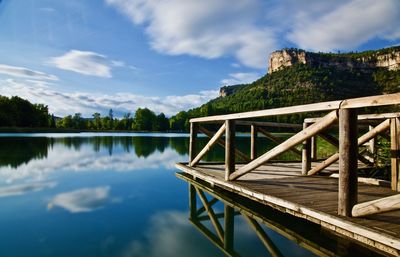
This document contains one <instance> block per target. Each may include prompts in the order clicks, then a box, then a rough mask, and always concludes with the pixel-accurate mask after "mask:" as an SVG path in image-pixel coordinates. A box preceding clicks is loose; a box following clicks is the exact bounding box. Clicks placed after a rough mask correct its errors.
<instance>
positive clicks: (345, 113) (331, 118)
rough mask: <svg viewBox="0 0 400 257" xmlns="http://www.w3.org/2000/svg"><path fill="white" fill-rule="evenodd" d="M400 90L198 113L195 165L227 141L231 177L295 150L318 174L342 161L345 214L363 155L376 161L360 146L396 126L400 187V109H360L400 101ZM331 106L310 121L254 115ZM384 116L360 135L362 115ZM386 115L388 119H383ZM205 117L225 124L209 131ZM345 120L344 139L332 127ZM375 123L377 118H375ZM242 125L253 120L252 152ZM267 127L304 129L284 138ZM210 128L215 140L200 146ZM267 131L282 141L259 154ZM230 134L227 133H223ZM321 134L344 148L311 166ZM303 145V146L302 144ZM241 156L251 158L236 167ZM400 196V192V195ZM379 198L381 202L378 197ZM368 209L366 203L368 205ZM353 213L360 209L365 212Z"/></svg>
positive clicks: (394, 162)
mask: <svg viewBox="0 0 400 257" xmlns="http://www.w3.org/2000/svg"><path fill="white" fill-rule="evenodd" d="M399 104H400V93H396V94H387V95H378V96H370V97H361V98H353V99H347V100H340V101H330V102H322V103H314V104H307V105H298V106H290V107H283V108H275V109H267V110H260V111H252V112H243V113H234V114H226V115H218V116H208V117H200V118H194V119H191V120H190V147H189V166H191V167H195V166H196V165H198V164H199V162H200V161H201V158H202V157H203V156H204V155H205V154H206V153H207V152H208V151H209V150H210V149H211V147H212V146H213V145H215V144H219V145H221V146H223V147H225V179H226V180H236V179H238V178H240V177H241V176H243V175H245V174H247V173H249V172H251V171H253V170H255V169H256V168H258V167H259V166H261V165H263V164H265V163H266V162H268V161H271V160H272V159H273V158H275V157H276V156H278V155H280V154H282V153H284V152H286V151H292V152H294V153H296V154H298V155H300V156H302V162H303V163H302V174H303V175H314V174H317V173H318V172H320V171H321V170H323V169H325V168H326V167H328V166H329V165H330V164H332V163H334V162H336V161H339V190H338V191H339V202H338V212H339V214H341V215H344V216H351V214H352V209H353V206H355V205H356V204H357V172H356V171H355V170H357V165H358V159H360V160H361V161H362V162H364V163H367V164H368V163H373V162H374V161H373V160H372V161H371V160H369V159H367V158H366V157H364V156H362V155H361V154H359V152H358V147H359V146H360V145H363V144H365V143H367V142H369V147H370V149H374V141H375V138H376V136H377V135H378V134H381V133H383V132H385V131H387V130H390V140H391V166H392V178H391V183H392V189H393V190H395V191H400V178H399V177H400V174H399V173H400V171H399V169H400V168H399V164H400V161H399V151H400V150H399V149H400V141H399V140H400V139H399V138H400V120H399V117H400V113H381V114H367V115H357V111H358V109H359V108H365V107H377V106H388V105H399ZM311 112H325V113H326V112H328V113H327V114H326V115H325V116H323V117H321V118H307V119H305V120H304V124H288V123H275V122H260V121H249V119H252V118H264V117H272V116H279V115H291V114H298V113H311ZM371 120H381V123H380V124H378V125H376V124H373V126H371V127H370V131H368V132H367V133H366V134H364V135H362V136H361V137H359V138H358V128H357V127H358V126H357V125H358V123H359V122H361V121H371ZM382 120H383V121H382ZM201 123H215V124H220V128H219V129H218V131H217V132H216V133H213V132H211V131H208V130H207V129H205V128H204V127H203V126H201ZM337 123H339V139H336V138H335V137H332V136H330V135H329V134H327V133H326V130H327V129H329V128H331V127H332V126H333V125H334V124H337ZM371 125H372V124H371ZM236 126H250V128H251V130H250V132H251V134H250V140H251V149H250V156H249V157H248V156H247V155H246V154H244V153H242V152H240V151H239V150H238V149H237V148H236V146H235V131H236ZM263 127H280V128H282V127H284V128H294V129H301V128H303V129H302V130H301V131H299V132H297V133H296V134H294V135H293V136H292V137H290V138H289V139H287V140H285V141H282V140H279V139H278V138H276V137H274V136H273V135H272V134H271V133H269V132H268V131H267V130H266V129H264V128H263ZM198 133H204V134H206V135H207V136H208V137H209V138H210V141H209V142H208V143H207V144H206V146H205V147H204V148H203V149H202V150H200V151H197V148H196V146H197V135H198ZM258 133H260V134H263V135H264V136H265V137H267V138H268V139H270V140H271V141H273V142H275V143H277V144H278V145H277V146H275V147H274V148H272V149H271V150H269V151H267V152H266V153H263V154H261V155H259V156H258V157H257V154H258V153H257V149H256V141H257V134H258ZM224 135H225V138H223V136H224ZM316 136H320V137H321V138H324V139H325V140H327V141H328V142H330V143H332V144H336V145H338V148H339V151H338V153H336V154H334V155H332V156H331V157H329V158H328V159H326V160H324V161H322V162H321V163H319V164H318V165H317V166H314V167H311V161H312V160H316V159H317V156H316ZM299 145H303V147H302V151H301V152H300V151H299V150H298V149H297V148H296V147H297V146H299ZM235 157H237V158H240V159H241V160H243V161H245V162H247V163H245V164H244V165H242V166H240V167H239V168H236V165H235ZM399 199H400V195H399ZM372 204H375V203H372ZM362 209H365V208H362ZM353 215H360V214H359V212H357V213H356V214H353Z"/></svg>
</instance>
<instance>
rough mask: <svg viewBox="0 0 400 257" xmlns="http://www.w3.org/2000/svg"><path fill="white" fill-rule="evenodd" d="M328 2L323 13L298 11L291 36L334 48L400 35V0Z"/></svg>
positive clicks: (308, 45)
mask: <svg viewBox="0 0 400 257" xmlns="http://www.w3.org/2000/svg"><path fill="white" fill-rule="evenodd" d="M324 2H325V1H324ZM325 6H330V7H331V8H330V9H324V10H323V12H322V13H321V12H319V13H315V12H297V14H296V15H295V16H294V17H295V19H294V25H293V30H292V32H290V33H289V34H288V38H289V39H290V40H291V41H293V42H295V43H296V44H297V45H298V46H300V47H302V48H306V49H312V50H318V51H331V50H335V49H354V48H356V47H357V46H360V45H361V44H363V43H365V42H367V41H369V40H371V39H373V38H387V39H398V38H399V37H400V19H399V17H400V2H399V1H398V0H381V1H375V0H352V1H348V2H344V3H343V2H340V3H339V4H336V5H335V6H332V3H327V4H325ZM319 7H321V8H322V6H321V5H320V6H319ZM316 10H317V9H316Z"/></svg>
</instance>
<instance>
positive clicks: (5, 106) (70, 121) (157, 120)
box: [0, 96, 184, 132]
mask: <svg viewBox="0 0 400 257" xmlns="http://www.w3.org/2000/svg"><path fill="white" fill-rule="evenodd" d="M181 123H182V122H181V121H179V122H177V121H176V119H169V118H168V117H166V116H165V114H164V113H160V114H158V115H157V114H156V113H155V112H153V111H152V110H150V109H148V108H138V109H137V110H136V111H135V113H134V115H132V114H131V113H126V114H125V115H124V116H123V117H122V118H116V117H114V112H113V110H112V109H110V110H109V112H108V115H105V116H102V115H101V114H100V113H98V112H96V113H94V114H93V115H92V117H90V118H84V117H83V116H82V114H81V113H75V114H74V115H67V116H65V117H62V118H60V117H55V116H54V115H52V114H50V113H49V109H48V106H46V105H43V104H32V103H31V102H29V101H28V100H25V99H22V98H20V97H18V96H13V97H6V96H0V127H18V128H27V127H28V128H62V129H76V130H94V131H112V130H116V131H118V130H120V131H121V130H123V131H162V132H165V131H171V130H173V131H182V130H184V127H183V126H181V125H180V124H181ZM182 124H183V123H182Z"/></svg>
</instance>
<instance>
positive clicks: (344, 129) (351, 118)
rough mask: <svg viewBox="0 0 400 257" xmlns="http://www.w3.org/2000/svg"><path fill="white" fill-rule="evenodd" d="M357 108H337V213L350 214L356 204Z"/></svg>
mask: <svg viewBox="0 0 400 257" xmlns="http://www.w3.org/2000/svg"><path fill="white" fill-rule="evenodd" d="M357 134H358V128H357V109H340V110H339V192H338V194H339V196H338V214H339V215H342V216H347V217H349V216H351V210H352V208H353V206H354V205H355V204H357V196H358V190H357V188H358V181H357V155H358V143H357Z"/></svg>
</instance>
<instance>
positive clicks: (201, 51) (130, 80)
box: [0, 0, 400, 116]
mask: <svg viewBox="0 0 400 257" xmlns="http://www.w3.org/2000/svg"><path fill="white" fill-rule="evenodd" d="M0 24H1V25H0V49H1V50H0V94H1V95H6V96H11V95H18V96H21V97H23V98H27V99H29V100H30V101H32V102H35V103H45V104H47V105H48V106H49V109H50V111H51V112H53V113H55V114H56V115H61V116H63V115H67V114H74V113H76V112H80V113H82V114H83V115H84V116H90V115H91V114H92V113H94V112H96V111H98V112H101V113H102V114H106V113H107V112H108V110H109V109H110V108H112V109H113V110H114V112H115V113H116V114H117V115H118V116H121V115H122V114H123V113H126V112H134V111H135V110H136V109H137V108H138V107H148V108H150V109H152V110H154V111H156V112H157V113H159V112H164V113H166V114H167V115H172V114H174V113H176V112H178V111H180V110H185V109H188V108H192V107H196V106H199V105H200V104H202V103H204V102H207V101H208V100H209V99H212V98H214V97H216V96H217V95H218V89H219V87H220V86H222V85H226V84H237V83H246V82H251V81H253V80H255V79H257V78H258V77H260V76H262V75H264V74H265V73H266V70H267V65H268V55H269V54H270V53H271V52H273V51H275V50H278V49H281V48H283V47H299V48H303V49H307V50H312V51H333V52H336V51H362V50H367V49H378V48H382V47H388V46H392V45H398V44H399V43H400V1H398V0H380V1H375V0H347V1H344V0H336V1H319V0H297V1H295V0H281V1H278V0H272V1H267V0H235V1H231V0H202V1H198V0H85V1H82V0H69V1H54V0H0Z"/></svg>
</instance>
